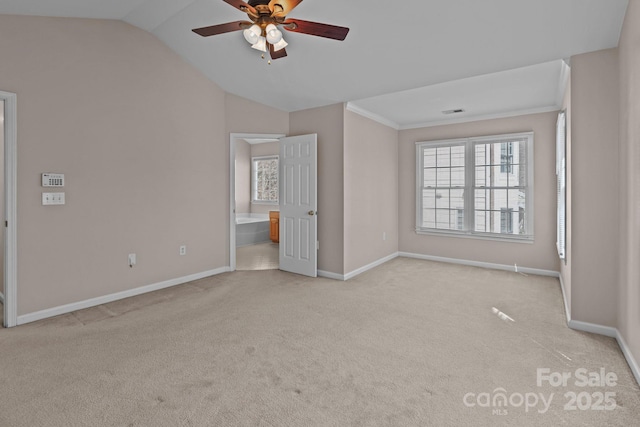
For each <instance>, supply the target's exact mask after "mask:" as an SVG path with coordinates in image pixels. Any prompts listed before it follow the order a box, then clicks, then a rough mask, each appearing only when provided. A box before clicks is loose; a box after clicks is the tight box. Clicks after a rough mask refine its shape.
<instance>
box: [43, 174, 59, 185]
mask: <svg viewBox="0 0 640 427" xmlns="http://www.w3.org/2000/svg"><path fill="white" fill-rule="evenodd" d="M42 186H43V187H64V174H63V173H43V174H42Z"/></svg>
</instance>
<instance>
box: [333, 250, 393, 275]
mask: <svg viewBox="0 0 640 427" xmlns="http://www.w3.org/2000/svg"><path fill="white" fill-rule="evenodd" d="M394 258H398V252H395V253H392V254H391V255H387V256H386V257H384V258H380V259H379V260H377V261H374V262H372V263H371V264H367V265H365V266H364V267H360V268H358V269H356V270H353V271H352V272H350V273H347V274H345V275H344V280H349V279H352V278H354V277H356V276H357V275H359V274H362V273H364V272H365V271H369V270H371V269H372V268H376V267H377V266H379V265H382V264H384V263H385V262H389V261H391V260H392V259H394Z"/></svg>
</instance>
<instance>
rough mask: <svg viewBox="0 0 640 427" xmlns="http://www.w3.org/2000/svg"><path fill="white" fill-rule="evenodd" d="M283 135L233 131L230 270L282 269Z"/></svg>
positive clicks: (231, 146) (231, 152) (231, 142)
mask: <svg viewBox="0 0 640 427" xmlns="http://www.w3.org/2000/svg"><path fill="white" fill-rule="evenodd" d="M282 137H284V135H283V134H249V133H246V134H245V133H243V134H241V133H232V134H231V137H230V141H229V142H230V144H229V146H230V154H231V155H230V171H231V174H230V178H231V179H230V181H231V186H230V206H231V210H230V227H229V230H230V233H229V255H230V256H229V261H230V267H231V270H232V271H234V270H277V269H278V268H279V263H280V259H279V242H278V238H277V237H275V236H277V229H275V230H274V228H273V225H276V224H278V218H277V216H278V213H279V203H278V187H277V185H278V158H279V154H280V140H279V138H282Z"/></svg>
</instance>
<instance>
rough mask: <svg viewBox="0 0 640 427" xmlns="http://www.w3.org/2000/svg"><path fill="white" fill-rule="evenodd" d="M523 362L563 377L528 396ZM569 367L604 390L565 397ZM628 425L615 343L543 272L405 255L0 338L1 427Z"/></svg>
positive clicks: (155, 296) (638, 414) (141, 301)
mask: <svg viewBox="0 0 640 427" xmlns="http://www.w3.org/2000/svg"><path fill="white" fill-rule="evenodd" d="M538 368H548V369H549V372H551V373H560V374H561V373H564V372H568V373H570V374H571V375H572V378H571V379H570V380H568V383H567V384H566V385H559V386H556V387H553V386H551V385H549V384H548V383H547V382H544V383H543V384H542V385H541V386H538V385H537V378H536V372H537V369H538ZM581 368H584V369H585V370H586V372H599V371H600V369H604V370H605V371H606V372H612V373H615V375H617V380H616V381H615V385H612V384H611V383H610V384H609V385H607V386H595V385H594V386H588V387H579V386H578V385H576V383H575V382H576V378H575V372H576V370H577V369H581ZM501 392H504V393H505V395H506V396H507V399H508V400H507V406H504V405H503V406H498V403H501V401H499V400H495V403H496V404H495V405H494V404H493V401H494V399H493V397H494V396H496V395H499V394H500V393H501ZM469 393H473V394H472V395H470V394H469ZM570 393H575V394H576V397H577V400H578V402H579V403H580V405H578V404H576V410H568V409H567V408H566V406H567V405H569V406H570V407H571V403H572V402H571V394H570ZM581 393H582V394H581ZM585 393H586V394H585ZM599 393H602V396H605V393H613V397H612V395H611V394H609V395H608V396H607V397H608V403H609V404H608V405H606V404H605V402H602V401H601V402H598V400H599V396H600V395H599ZM534 394H536V395H538V396H542V397H543V398H544V399H545V400H546V401H549V399H551V404H550V406H549V408H548V410H546V411H545V412H544V413H540V411H544V409H545V406H544V404H543V403H542V402H538V404H537V405H536V406H533V403H534V399H533V397H532V396H534ZM465 397H466V402H467V404H465ZM487 397H488V400H487ZM611 398H613V399H614V400H615V409H613V410H611V411H608V410H598V409H595V408H597V407H598V406H602V407H604V406H611V401H610V400H611ZM521 399H527V400H528V401H529V403H530V405H529V407H526V406H525V404H524V403H521V402H522V400H521ZM538 399H540V397H538ZM587 403H588V405H587ZM472 405H474V406H472ZM578 406H580V407H581V408H578ZM639 420H640V391H639V388H638V385H637V384H636V383H635V381H634V379H633V376H632V374H631V372H630V370H629V368H628V366H627V365H626V363H625V360H624V357H623V355H622V354H621V352H620V350H619V348H618V346H617V344H616V343H615V341H614V340H613V339H610V338H606V337H602V336H597V335H591V334H587V333H581V332H576V331H572V330H570V329H568V328H567V327H566V324H565V317H564V312H563V304H562V299H561V293H560V289H559V284H558V280H557V279H553V278H545V277H534V276H523V275H520V274H516V273H510V272H503V271H492V270H485V269H479V268H474V267H464V266H455V265H447V264H440V263H434V262H428V261H419V260H412V259H406V258H398V259H395V260H393V261H390V262H388V263H386V264H384V265H382V266H380V267H378V268H376V269H374V270H371V271H369V272H367V273H364V274H362V275H360V276H358V277H356V278H354V279H352V280H350V281H348V282H338V281H333V280H327V279H310V278H306V277H301V276H297V275H292V274H287V273H283V272H280V271H277V270H273V271H250V272H235V273H228V274H224V275H220V276H216V277H212V278H208V279H203V280H199V281H196V282H193V283H189V284H186V285H182V286H178V287H175V288H171V289H166V290H163V291H158V292H154V293H151V294H147V295H144V296H139V297H135V298H129V299H126V300H122V301H118V302H114V303H111V304H107V305H104V306H99V307H95V308H92V309H87V310H82V311H78V312H75V313H71V314H67V315H63V316H59V317H57V318H54V319H49V320H45V321H40V322H37V323H33V324H29V325H24V326H20V327H17V328H12V329H3V330H0V426H3V427H18V426H29V427H34V426H502V425H504V426H561V425H562V426H637V425H639V423H640V421H639Z"/></svg>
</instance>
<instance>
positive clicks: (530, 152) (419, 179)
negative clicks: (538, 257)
mask: <svg viewBox="0 0 640 427" xmlns="http://www.w3.org/2000/svg"><path fill="white" fill-rule="evenodd" d="M533 136H534V134H533V132H522V133H513V134H504V135H490V136H482V137H470V138H458V139H448V140H438V141H420V142H416V217H415V219H416V223H415V224H416V225H415V231H416V233H417V234H426V235H437V236H448V237H464V238H472V239H484V240H498V241H511V242H520V243H533V241H534V227H533V225H534V206H535V205H534V197H533V195H534V174H533V171H534V137H533ZM513 139H526V145H527V185H526V187H525V197H526V202H525V203H526V207H525V225H526V230H525V234H522V235H520V234H502V233H490V232H482V231H475V200H474V199H475V146H476V145H478V144H487V143H499V142H501V141H504V140H513ZM453 145H464V146H465V163H464V165H465V187H464V189H465V191H464V210H465V215H464V217H465V220H464V223H465V230H443V229H436V228H426V227H422V224H423V218H422V213H423V209H422V208H423V206H422V200H423V199H422V195H423V184H424V174H423V173H424V165H423V162H424V156H423V153H422V150H423V148H437V147H446V146H453Z"/></svg>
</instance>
